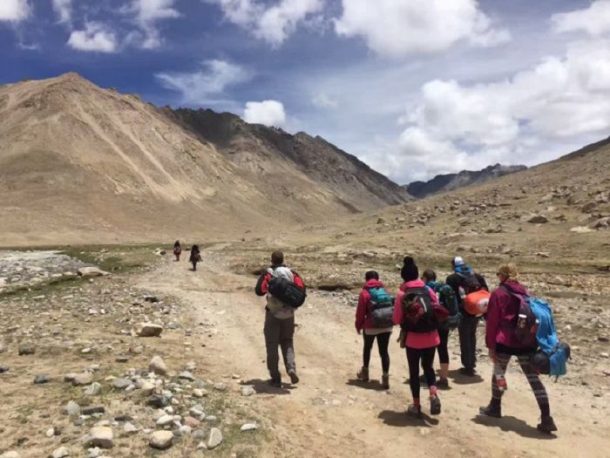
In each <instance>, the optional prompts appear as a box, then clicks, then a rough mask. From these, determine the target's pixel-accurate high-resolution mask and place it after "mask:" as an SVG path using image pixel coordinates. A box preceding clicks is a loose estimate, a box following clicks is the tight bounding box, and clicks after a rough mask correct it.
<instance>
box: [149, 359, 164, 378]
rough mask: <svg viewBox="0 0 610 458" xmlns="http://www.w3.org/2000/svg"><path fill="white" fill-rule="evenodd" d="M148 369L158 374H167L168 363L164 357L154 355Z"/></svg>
mask: <svg viewBox="0 0 610 458" xmlns="http://www.w3.org/2000/svg"><path fill="white" fill-rule="evenodd" d="M148 370H149V371H151V372H154V373H155V374H157V375H167V365H166V364H165V361H163V358H161V357H160V356H158V355H157V356H153V358H152V359H151V360H150V363H148Z"/></svg>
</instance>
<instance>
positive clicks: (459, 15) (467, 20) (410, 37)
mask: <svg viewBox="0 0 610 458" xmlns="http://www.w3.org/2000/svg"><path fill="white" fill-rule="evenodd" d="M342 3H343V14H342V16H341V17H340V18H339V19H337V20H336V21H335V30H336V32H337V34H339V35H341V36H345V37H361V38H363V39H364V40H365V41H366V44H367V46H368V47H369V48H370V49H372V50H373V51H375V52H376V53H378V54H380V55H383V56H388V57H402V56H405V55H408V54H417V53H435V52H440V51H444V50H446V49H448V48H450V47H451V46H453V45H454V44H456V43H457V42H459V41H462V40H466V41H469V42H470V43H471V44H474V45H478V46H493V45H496V44H499V43H503V42H506V41H508V40H509V39H510V35H509V33H508V32H507V31H506V30H496V29H494V28H493V27H492V24H491V21H490V19H489V17H488V16H486V15H485V14H484V13H483V12H482V11H481V10H480V9H479V5H478V2H477V0H451V1H447V0H413V1H396V0H376V1H375V5H374V7H371V2H370V0H342Z"/></svg>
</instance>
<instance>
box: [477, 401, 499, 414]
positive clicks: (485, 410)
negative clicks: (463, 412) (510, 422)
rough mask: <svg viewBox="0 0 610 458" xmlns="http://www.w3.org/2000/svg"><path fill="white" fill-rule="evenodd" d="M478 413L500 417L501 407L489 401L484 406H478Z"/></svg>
mask: <svg viewBox="0 0 610 458" xmlns="http://www.w3.org/2000/svg"><path fill="white" fill-rule="evenodd" d="M479 413H480V414H481V415H485V416H486V417H493V418H502V408H501V407H500V406H495V405H493V404H491V403H490V404H489V405H488V406H486V407H481V408H479Z"/></svg>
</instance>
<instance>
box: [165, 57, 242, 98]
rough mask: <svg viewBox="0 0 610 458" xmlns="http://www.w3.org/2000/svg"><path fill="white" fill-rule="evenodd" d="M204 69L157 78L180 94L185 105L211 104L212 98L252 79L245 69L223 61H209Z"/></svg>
mask: <svg viewBox="0 0 610 458" xmlns="http://www.w3.org/2000/svg"><path fill="white" fill-rule="evenodd" d="M202 67H203V68H201V69H200V70H197V71H195V72H192V73H157V74H156V75H155V76H156V77H157V79H158V80H159V81H160V82H161V84H162V85H163V86H164V87H166V88H167V89H171V90H174V91H178V92H180V93H181V94H182V102H183V103H188V104H192V105H202V104H206V103H210V97H211V96H214V95H218V94H222V93H223V92H224V90H225V88H227V87H228V86H231V85H234V84H237V83H241V82H244V81H247V80H248V79H250V74H249V72H248V71H246V70H245V69H244V68H243V67H241V66H239V65H235V64H232V63H230V62H226V61H223V60H208V61H205V62H203V65H202Z"/></svg>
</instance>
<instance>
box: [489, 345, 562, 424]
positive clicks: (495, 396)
mask: <svg viewBox="0 0 610 458" xmlns="http://www.w3.org/2000/svg"><path fill="white" fill-rule="evenodd" d="M510 358H511V355H507V354H505V353H497V354H496V362H495V366H494V375H492V377H491V397H492V402H494V403H496V404H498V405H499V404H500V402H501V400H502V395H503V394H504V392H503V391H501V390H500V389H498V385H497V383H496V377H495V374H502V375H504V374H506V368H507V367H508V363H509V361H510ZM530 358H531V356H530V355H519V356H517V361H518V362H519V366H521V370H522V371H523V373H524V374H525V376H526V377H527V381H528V382H529V384H530V386H531V387H532V391H533V392H534V396H536V402H538V407H540V412H541V414H542V416H543V417H546V416H549V415H550V411H551V409H550V407H549V398H548V396H547V394H546V389H545V388H544V385H543V384H542V382H541V381H540V377H539V376H538V373H537V372H536V371H535V370H534V368H533V367H532V365H531V364H530Z"/></svg>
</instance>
